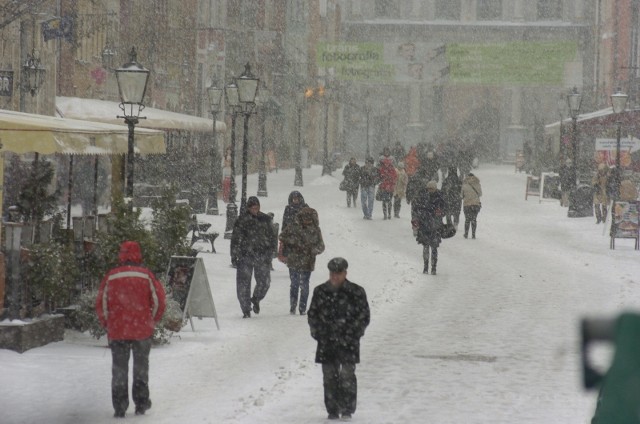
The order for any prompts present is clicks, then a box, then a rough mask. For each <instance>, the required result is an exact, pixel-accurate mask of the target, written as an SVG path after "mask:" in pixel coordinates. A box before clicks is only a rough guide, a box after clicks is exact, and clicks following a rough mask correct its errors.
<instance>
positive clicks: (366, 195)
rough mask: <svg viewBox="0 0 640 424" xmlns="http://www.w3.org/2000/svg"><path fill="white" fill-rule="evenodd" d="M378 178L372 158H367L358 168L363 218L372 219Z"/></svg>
mask: <svg viewBox="0 0 640 424" xmlns="http://www.w3.org/2000/svg"><path fill="white" fill-rule="evenodd" d="M378 179H379V177H378V168H376V167H375V166H373V158H367V160H366V161H365V163H364V166H363V167H362V168H360V205H361V206H362V213H363V214H364V219H372V215H373V201H374V199H375V191H376V184H378Z"/></svg>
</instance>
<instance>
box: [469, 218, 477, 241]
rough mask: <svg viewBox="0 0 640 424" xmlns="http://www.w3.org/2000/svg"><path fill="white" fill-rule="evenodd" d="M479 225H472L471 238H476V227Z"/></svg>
mask: <svg viewBox="0 0 640 424" xmlns="http://www.w3.org/2000/svg"><path fill="white" fill-rule="evenodd" d="M477 226H478V224H477V223H476V222H475V221H474V222H472V223H471V238H476V227H477Z"/></svg>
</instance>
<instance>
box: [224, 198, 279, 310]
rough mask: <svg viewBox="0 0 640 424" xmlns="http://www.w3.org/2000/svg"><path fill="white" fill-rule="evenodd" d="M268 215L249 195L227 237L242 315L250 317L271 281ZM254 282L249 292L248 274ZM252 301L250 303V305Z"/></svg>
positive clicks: (271, 238)
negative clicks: (231, 231) (244, 209)
mask: <svg viewBox="0 0 640 424" xmlns="http://www.w3.org/2000/svg"><path fill="white" fill-rule="evenodd" d="M272 222H273V221H272V220H271V217H270V216H269V215H267V214H265V213H263V212H260V201H259V200H258V198H257V197H255V196H251V197H249V198H248V199H247V210H246V212H245V213H243V214H242V215H241V216H240V217H238V219H237V220H236V223H235V225H234V226H233V235H232V237H231V263H232V264H233V265H234V266H235V267H236V269H237V270H236V290H237V295H238V301H239V302H240V309H241V310H242V314H243V316H242V317H243V318H251V309H253V312H254V313H256V314H259V313H260V301H262V299H264V297H265V296H266V295H267V291H269V286H270V284H271V260H272V259H273V254H274V251H273V250H274V246H275V244H276V236H275V234H274V232H273V225H272ZM254 274H255V279H256V286H255V288H254V290H253V296H251V276H252V275H254ZM252 305H253V306H252Z"/></svg>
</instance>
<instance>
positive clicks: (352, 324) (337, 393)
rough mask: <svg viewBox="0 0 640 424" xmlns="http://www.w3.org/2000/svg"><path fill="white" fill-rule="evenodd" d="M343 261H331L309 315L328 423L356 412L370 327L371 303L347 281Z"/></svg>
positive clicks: (347, 417)
mask: <svg viewBox="0 0 640 424" xmlns="http://www.w3.org/2000/svg"><path fill="white" fill-rule="evenodd" d="M348 266H349V264H348V263H347V261H346V260H345V259H344V258H333V259H331V260H330V261H329V264H328V268H329V281H327V282H325V283H324V284H321V285H319V286H317V287H316V288H315V289H314V290H313V297H312V298H311V306H310V307H309V312H308V321H309V328H310V330H311V337H313V338H314V339H315V340H317V342H318V348H317V350H316V363H319V364H322V375H323V385H324V404H325V407H326V408H327V412H328V413H329V419H331V420H337V419H338V418H339V417H340V415H342V418H343V419H349V418H351V415H352V414H353V413H354V412H355V411H356V400H357V393H358V381H357V379H356V373H355V372H356V364H357V363H359V362H360V338H361V337H362V336H363V335H364V330H365V329H366V328H367V326H368V325H369V320H370V314H369V303H368V302H367V294H366V292H365V291H364V289H363V288H362V287H360V286H359V285H357V284H355V283H353V282H351V281H349V280H347V268H348Z"/></svg>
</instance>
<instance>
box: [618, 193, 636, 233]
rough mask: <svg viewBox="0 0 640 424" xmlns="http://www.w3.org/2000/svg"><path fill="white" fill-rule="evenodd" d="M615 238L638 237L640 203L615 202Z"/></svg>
mask: <svg viewBox="0 0 640 424" xmlns="http://www.w3.org/2000/svg"><path fill="white" fill-rule="evenodd" d="M613 220H614V228H615V233H614V234H613V237H615V238H637V237H638V203H637V202H615V205H614V206H613Z"/></svg>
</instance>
